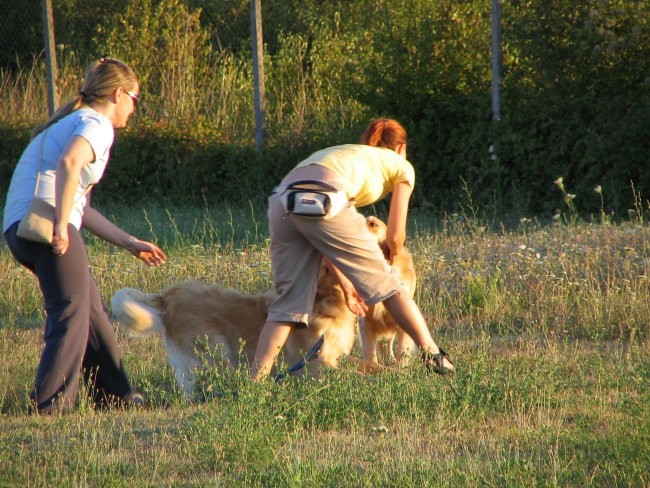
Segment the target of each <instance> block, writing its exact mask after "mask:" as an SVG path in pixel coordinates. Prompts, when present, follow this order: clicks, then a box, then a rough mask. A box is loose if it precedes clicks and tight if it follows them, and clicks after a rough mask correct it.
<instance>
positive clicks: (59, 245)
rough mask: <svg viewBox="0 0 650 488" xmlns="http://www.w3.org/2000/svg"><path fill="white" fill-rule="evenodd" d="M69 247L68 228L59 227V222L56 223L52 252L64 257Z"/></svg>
mask: <svg viewBox="0 0 650 488" xmlns="http://www.w3.org/2000/svg"><path fill="white" fill-rule="evenodd" d="M69 246H70V238H69V236H68V226H67V225H66V226H62V225H59V224H58V222H57V223H55V225H54V235H53V236H52V251H53V252H54V254H57V255H58V256H63V255H64V254H65V253H66V251H67V250H68V247H69Z"/></svg>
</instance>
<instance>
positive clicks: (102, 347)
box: [5, 223, 131, 413]
mask: <svg viewBox="0 0 650 488" xmlns="http://www.w3.org/2000/svg"><path fill="white" fill-rule="evenodd" d="M17 227H18V223H15V224H13V225H12V226H11V227H10V228H9V229H8V230H7V232H6V233H5V237H6V239H7V244H8V245H9V249H10V250H11V253H12V254H13V256H14V257H15V258H16V260H17V261H18V262H19V263H20V264H22V265H23V266H25V267H26V268H28V269H29V270H30V271H32V272H33V273H34V274H35V275H36V277H37V278H38V282H39V285H40V288H41V291H42V293H43V299H44V304H45V312H46V314H47V319H46V322H45V334H44V337H43V339H44V347H43V351H42V353H41V358H40V362H39V365H38V370H37V372H36V382H35V385H34V390H33V391H32V393H31V400H32V403H33V406H34V407H35V408H36V410H37V411H38V412H40V413H48V412H51V411H66V410H70V409H72V408H74V407H75V405H76V401H77V397H78V393H79V374H80V373H81V372H83V377H84V380H85V382H86V386H87V388H88V391H89V393H90V395H91V402H92V404H93V406H94V407H95V408H101V407H104V406H106V405H107V404H111V403H115V402H116V401H117V400H119V399H120V398H123V397H125V396H127V395H128V394H129V393H131V385H130V384H129V380H128V378H127V376H126V373H125V371H124V368H123V366H122V360H121V355H120V350H119V347H118V345H117V338H116V334H115V329H114V328H113V325H112V323H111V321H110V318H109V316H108V313H107V311H106V307H105V306H104V302H103V301H102V298H101V295H100V293H99V288H98V287H97V283H96V281H95V279H94V278H93V276H92V274H91V272H90V268H89V267H88V255H87V253H86V246H85V243H84V241H83V237H82V236H81V233H80V232H79V231H78V230H77V229H76V228H75V227H74V226H72V225H70V226H69V227H68V234H69V237H70V246H69V248H68V251H67V252H66V253H65V254H64V255H63V256H57V255H56V254H54V252H52V248H51V247H50V246H49V245H46V244H39V243H35V242H32V241H28V240H25V239H22V238H20V237H18V236H16V228H17Z"/></svg>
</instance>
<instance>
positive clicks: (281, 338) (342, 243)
mask: <svg viewBox="0 0 650 488" xmlns="http://www.w3.org/2000/svg"><path fill="white" fill-rule="evenodd" d="M406 139H407V135H406V130H405V129H404V127H402V125H401V124H400V123H399V122H397V121H396V120H392V119H377V120H373V121H371V122H370V124H369V125H368V126H367V127H366V130H365V131H364V133H363V136H362V139H361V144H346V145H341V146H334V147H330V148H327V149H322V150H320V151H317V152H315V153H314V154H312V155H311V156H309V157H308V158H307V159H305V160H304V161H302V162H301V163H299V164H298V165H297V166H296V167H295V168H294V169H293V170H291V171H290V172H289V174H287V175H286V176H285V177H284V179H283V180H282V182H281V183H280V185H279V186H278V187H277V189H276V191H275V192H274V193H273V194H272V195H271V196H270V197H269V209H268V217H269V230H270V234H271V266H272V271H273V279H274V281H275V287H276V291H277V293H278V298H277V300H276V301H275V302H274V303H273V304H272V305H271V307H270V309H269V314H268V317H267V322H266V324H265V325H264V328H263V329H262V332H261V334H260V338H259V342H258V345H257V350H256V353H255V360H254V361H253V364H252V366H251V372H250V373H251V377H252V378H253V379H255V380H259V379H262V378H264V377H266V376H267V375H268V374H269V373H270V371H271V368H272V367H273V364H274V362H275V359H276V357H277V356H278V354H279V352H280V349H281V348H282V346H283V345H284V343H285V342H286V340H287V338H288V336H289V333H290V332H291V330H292V328H293V327H306V326H307V319H308V315H309V313H310V312H311V308H312V305H313V303H314V297H315V294H316V284H317V278H318V272H319V269H320V266H321V263H322V262H323V260H324V262H325V264H326V265H327V267H328V268H329V269H330V270H331V271H332V272H333V273H334V274H335V275H336V277H337V278H338V280H339V282H340V283H341V286H342V288H343V292H344V294H345V297H346V302H347V304H348V307H349V308H350V310H352V312H354V313H355V314H357V315H359V316H364V315H365V312H366V310H367V309H368V307H367V305H366V304H367V303H368V304H376V303H379V302H383V303H384V306H385V307H386V309H387V310H388V311H389V312H390V313H391V315H392V317H393V319H394V320H395V321H396V322H397V324H399V325H400V327H402V329H404V331H405V332H406V333H407V334H408V335H409V336H411V338H412V339H413V341H414V342H415V344H416V345H417V346H419V347H420V348H421V350H422V352H423V358H424V360H425V364H426V365H427V366H428V367H430V368H432V369H433V370H434V371H436V372H438V373H447V372H451V371H453V370H454V366H453V364H452V363H451V361H450V360H449V358H448V356H447V354H446V353H445V351H443V350H442V349H440V348H439V347H438V346H437V345H436V343H435V342H434V340H433V338H432V337H431V333H430V331H429V329H428V327H427V324H426V322H425V320H424V318H423V316H422V313H421V312H420V310H419V308H418V306H417V305H416V303H415V302H414V301H413V299H412V298H410V296H409V294H408V293H404V292H402V288H401V285H400V280H399V277H398V276H396V275H395V274H394V273H393V272H392V268H391V266H390V265H389V263H392V262H393V260H394V259H395V258H396V257H397V256H398V255H399V253H400V252H401V251H402V249H403V246H404V241H405V239H406V221H407V214H408V204H409V200H410V197H411V193H412V192H413V185H414V184H415V171H414V169H413V166H412V165H411V163H409V162H408V160H407V159H406ZM389 193H392V197H391V202H390V210H389V215H388V222H387V226H388V228H387V232H386V240H387V244H388V247H389V248H390V257H389V263H387V262H386V259H385V257H384V254H383V253H382V251H381V249H380V248H379V246H378V245H377V240H376V237H375V236H374V235H373V234H371V233H370V231H369V230H368V229H367V228H366V224H365V217H364V216H363V215H362V214H360V213H359V212H357V210H356V207H363V206H366V205H371V204H373V203H375V202H376V201H378V200H380V199H382V198H384V197H385V196H386V195H387V194H389Z"/></svg>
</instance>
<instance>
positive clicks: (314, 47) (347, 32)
mask: <svg viewBox="0 0 650 488" xmlns="http://www.w3.org/2000/svg"><path fill="white" fill-rule="evenodd" d="M100 4H101V2H94V1H91V0H61V2H57V3H56V6H55V13H56V14H57V42H61V43H62V44H63V45H64V46H65V49H66V50H71V51H74V52H75V53H76V55H77V56H78V58H79V59H80V60H87V59H88V60H89V59H96V57H98V56H99V55H101V54H104V53H108V54H110V55H113V56H116V57H122V58H124V59H125V60H127V61H128V62H129V63H130V64H132V65H133V66H134V67H135V69H136V71H137V72H138V73H139V74H140V76H141V78H142V85H143V93H144V96H143V98H144V103H143V104H142V107H141V110H140V109H139V115H138V116H139V117H140V118H141V122H143V123H144V125H147V124H151V125H148V126H147V127H153V126H156V123H157V122H159V123H160V122H164V123H162V124H160V125H158V126H156V127H158V128H159V129H160V128H165V127H166V128H167V129H165V130H169V131H170V135H169V138H164V137H160V138H158V137H157V136H156V137H154V136H153V135H152V134H151V129H150V128H149V129H147V130H146V131H145V130H144V129H143V130H142V131H141V132H142V133H147V134H150V135H151V137H152V138H153V139H154V140H156V147H157V148H158V150H159V153H160V154H161V155H163V156H162V157H166V156H168V157H169V160H168V161H166V163H165V164H161V165H155V166H153V167H151V168H149V170H148V171H149V173H148V174H149V175H155V174H156V172H157V171H163V168H167V169H165V170H164V171H169V174H174V173H176V174H179V172H180V171H189V170H188V169H187V168H188V161H192V165H199V166H201V165H203V166H204V167H203V168H193V170H192V171H189V174H193V175H195V176H196V177H197V178H199V177H200V178H201V179H202V182H201V183H200V184H201V185H203V184H204V182H205V181H214V182H215V185H217V186H219V185H220V186H221V187H223V186H224V184H225V183H226V182H225V181H224V180H220V179H219V178H220V177H219V176H218V175H221V178H226V175H233V174H238V171H239V174H241V173H242V171H241V167H242V166H245V167H246V168H257V171H253V172H252V173H251V178H252V179H253V180H254V181H258V180H257V176H258V175H265V176H264V179H269V180H270V179H272V178H275V177H276V176H277V175H276V173H278V172H279V171H283V170H285V169H287V168H289V167H291V166H292V165H293V164H295V163H296V162H297V160H299V159H300V158H302V157H304V156H306V155H307V153H308V152H309V151H311V150H312V149H315V148H318V147H319V146H322V145H325V144H331V143H337V142H355V141H356V140H357V139H358V136H359V133H360V131H361V129H362V127H363V125H365V123H366V122H367V120H368V119H369V118H371V117H377V116H389V117H395V118H397V119H399V120H401V121H402V122H403V123H404V124H405V126H406V127H407V129H408V131H409V134H410V144H409V155H410V159H412V161H413V162H414V164H415V166H416V170H417V175H418V176H417V178H418V187H417V191H416V204H417V205H423V206H427V207H430V208H434V209H440V210H454V209H456V208H457V207H458V206H459V205H460V201H461V200H460V199H461V198H462V197H461V194H465V193H467V192H469V193H471V195H472V197H473V199H474V201H475V202H476V203H477V204H489V205H493V204H494V205H496V206H497V207H498V209H499V210H503V211H507V212H511V213H518V214H521V215H525V214H530V213H532V214H539V215H547V216H550V215H551V214H552V213H553V212H555V210H556V209H557V208H558V207H559V206H561V198H560V195H558V194H557V191H556V188H555V187H554V185H553V181H554V180H555V179H556V178H557V177H559V176H562V177H563V178H564V181H565V184H566V185H568V187H569V188H570V191H571V192H572V193H576V194H577V198H576V199H575V205H576V208H578V209H579V210H580V211H582V212H584V213H585V214H589V213H590V212H594V211H595V210H596V209H599V208H600V205H601V202H600V196H602V195H604V196H605V197H606V201H607V205H608V206H609V207H611V210H613V211H616V212H619V213H621V212H623V211H624V210H625V209H627V208H629V207H630V206H631V204H632V202H633V200H634V199H635V198H636V197H635V195H634V193H633V192H632V191H631V188H630V187H631V185H632V184H634V187H635V188H636V189H637V190H638V191H639V192H640V193H641V194H644V195H647V194H650V175H649V174H648V173H647V172H644V171H642V170H641V168H643V165H644V164H645V161H646V160H647V158H648V156H649V153H650V147H649V145H648V144H649V143H648V142H647V140H648V138H647V137H646V135H645V133H646V132H647V129H648V128H649V127H650V93H649V90H650V4H649V3H648V2H640V1H628V0H583V1H578V2H576V1H569V0H548V1H544V2H539V1H535V0H502V1H501V11H502V15H503V17H502V39H501V48H502V59H503V72H502V78H501V84H500V88H501V101H502V106H501V120H500V121H499V122H498V123H497V122H493V121H492V120H491V92H490V90H491V75H492V73H491V54H492V53H491V51H490V37H491V11H490V5H489V2H486V1H484V0H467V1H461V2H459V1H457V0H436V1H433V0H355V1H344V0H332V1H328V2H323V1H322V0H263V2H262V6H263V25H264V43H265V70H266V94H267V107H266V108H267V114H266V115H267V130H268V132H267V139H266V155H265V157H264V158H259V157H257V156H255V155H254V154H253V152H252V151H251V146H252V141H253V134H254V127H253V114H252V86H251V67H250V65H251V63H250V52H251V42H250V2H249V1H248V0H202V1H199V0H117V1H116V2H114V6H112V7H111V12H112V14H111V15H110V16H106V15H104V13H103V11H102V9H103V7H102V6H101V5H100ZM12 18H13V17H12ZM28 31H29V29H26V31H25V32H26V33H27V32H28ZM26 33H25V34H24V35H27V34H26ZM25 45H26V49H27V48H28V47H27V46H29V43H26V44H25ZM2 62H3V63H4V62H5V61H2ZM160 130H163V129H160ZM157 131H158V129H157ZM157 131H156V134H158V132H157ZM179 134H185V135H183V136H182V137H181V139H183V140H192V141H194V142H192V143H191V144H184V145H183V150H182V151H180V152H178V151H176V149H175V148H176V147H177V146H175V144H177V142H178V137H179ZM140 135H141V134H138V131H137V130H133V131H131V130H129V131H126V133H125V134H124V135H123V137H121V138H120V144H121V145H122V146H121V147H122V148H123V149H124V148H127V147H129V151H126V150H124V151H122V149H116V154H118V155H120V158H123V160H126V161H131V160H134V161H135V160H138V161H141V159H142V158H140V157H139V156H138V155H137V154H136V153H137V152H138V151H140V152H141V153H142V152H143V147H147V146H148V145H147V143H146V142H144V141H143V140H142V139H141V138H140ZM174 141H176V142H174ZM204 142H209V143H210V144H207V149H206V146H205V145H204V144H203V143H204ZM167 144H169V147H167ZM229 144H230V145H231V146H232V147H231V150H228V151H225V150H224V149H223V148H224V147H225V146H226V145H229ZM211 148H212V149H211ZM1 149H2V148H0V150H1ZM211 150H214V151H215V152H214V154H212V155H211V153H210V151H211ZM206 151H207V152H206ZM224 151H225V152H224ZM197 154H200V155H201V157H200V158H198V157H197ZM269 154H272V155H273V157H274V158H275V160H273V161H270V160H269V158H268V155H269ZM165 155H166V156H165ZM226 155H228V157H229V158H230V157H232V159H225V156H226ZM0 156H2V155H0ZM12 157H14V156H12ZM155 159H156V160H159V158H155ZM0 160H2V158H0ZM7 160H11V158H7ZM115 164H118V165H120V163H115ZM263 164H264V165H266V164H270V165H274V167H273V168H271V169H270V168H267V167H264V168H261V167H260V165H263ZM170 165H171V166H170ZM130 167H131V166H130V165H125V166H124V171H127V172H128V171H130V169H129V168H130ZM170 167H171V168H176V171H174V170H170V169H169V168H170ZM237 168H240V169H239V170H238V169H237ZM209 174H214V175H217V176H215V177H214V178H212V177H208V175H209ZM133 180H134V181H135V179H133ZM163 180H164V178H162V179H161V180H160V181H163ZM128 181H129V179H128V178H125V179H124V181H123V182H121V183H120V185H126V184H128ZM272 183H274V182H272V181H268V183H266V181H263V182H262V184H263V185H264V184H267V185H271V184H272ZM169 184H170V185H174V184H176V185H181V184H183V185H185V184H188V185H191V184H192V182H191V181H189V180H187V179H186V178H172V179H170V181H169ZM193 184H195V185H198V184H199V183H198V182H196V181H194V183H193ZM598 185H600V186H601V189H602V194H601V195H596V194H594V192H593V188H594V187H596V186H598ZM120 188H122V187H120ZM172 193H173V192H172ZM177 193H178V194H179V195H187V194H193V192H192V191H188V190H187V189H184V188H182V187H179V189H178V191H177ZM215 193H216V190H215ZM222 193H223V192H222ZM129 194H137V188H135V189H133V191H130V192H129ZM606 210H610V208H608V209H606Z"/></svg>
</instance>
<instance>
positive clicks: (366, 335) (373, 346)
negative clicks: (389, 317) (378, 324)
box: [359, 316, 379, 364]
mask: <svg viewBox="0 0 650 488" xmlns="http://www.w3.org/2000/svg"><path fill="white" fill-rule="evenodd" d="M371 329H372V319H370V318H369V317H367V316H366V317H361V318H360V319H359V335H360V336H361V357H362V358H363V359H364V360H365V361H368V362H370V363H374V364H379V358H378V357H377V338H376V337H375V334H373V332H372V330H371Z"/></svg>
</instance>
